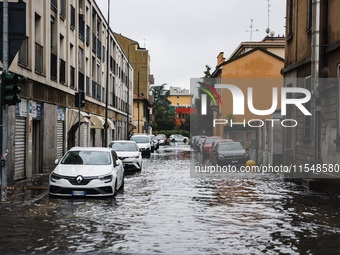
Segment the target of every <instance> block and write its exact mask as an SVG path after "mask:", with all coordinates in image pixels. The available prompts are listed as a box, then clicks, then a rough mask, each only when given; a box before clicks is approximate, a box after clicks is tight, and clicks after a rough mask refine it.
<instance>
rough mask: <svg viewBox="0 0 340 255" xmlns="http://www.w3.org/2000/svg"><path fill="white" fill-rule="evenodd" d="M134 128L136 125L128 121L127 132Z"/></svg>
mask: <svg viewBox="0 0 340 255" xmlns="http://www.w3.org/2000/svg"><path fill="white" fill-rule="evenodd" d="M134 129H137V126H136V125H135V124H133V123H131V122H130V123H129V132H131V131H132V130H134Z"/></svg>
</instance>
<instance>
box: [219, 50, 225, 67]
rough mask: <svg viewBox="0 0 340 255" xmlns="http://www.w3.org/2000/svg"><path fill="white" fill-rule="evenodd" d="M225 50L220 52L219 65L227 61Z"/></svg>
mask: <svg viewBox="0 0 340 255" xmlns="http://www.w3.org/2000/svg"><path fill="white" fill-rule="evenodd" d="M223 55H224V52H220V54H218V56H217V65H220V64H222V63H224V62H225V58H224V56H223Z"/></svg>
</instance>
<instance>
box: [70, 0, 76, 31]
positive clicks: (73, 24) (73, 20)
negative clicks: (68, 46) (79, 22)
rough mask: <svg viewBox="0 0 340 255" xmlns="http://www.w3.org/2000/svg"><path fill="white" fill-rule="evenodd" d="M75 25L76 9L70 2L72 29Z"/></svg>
mask: <svg viewBox="0 0 340 255" xmlns="http://www.w3.org/2000/svg"><path fill="white" fill-rule="evenodd" d="M75 26H76V9H74V7H73V6H72V4H71V24H70V27H71V29H72V30H73V29H74V28H75Z"/></svg>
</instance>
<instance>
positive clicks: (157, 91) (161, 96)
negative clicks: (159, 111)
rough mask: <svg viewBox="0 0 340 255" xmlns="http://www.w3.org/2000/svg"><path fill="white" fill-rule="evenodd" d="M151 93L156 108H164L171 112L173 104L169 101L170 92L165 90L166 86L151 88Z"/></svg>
mask: <svg viewBox="0 0 340 255" xmlns="http://www.w3.org/2000/svg"><path fill="white" fill-rule="evenodd" d="M151 91H152V94H153V97H154V107H155V108H158V107H164V108H165V109H167V110H169V106H170V104H171V102H170V101H169V100H168V97H170V91H169V90H164V84H163V85H160V86H153V87H151Z"/></svg>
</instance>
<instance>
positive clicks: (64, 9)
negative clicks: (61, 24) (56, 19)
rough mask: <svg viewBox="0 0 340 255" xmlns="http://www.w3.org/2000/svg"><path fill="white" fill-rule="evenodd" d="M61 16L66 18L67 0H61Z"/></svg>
mask: <svg viewBox="0 0 340 255" xmlns="http://www.w3.org/2000/svg"><path fill="white" fill-rule="evenodd" d="M60 16H61V17H62V18H63V19H65V18H66V0H60Z"/></svg>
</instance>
